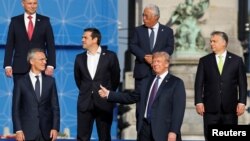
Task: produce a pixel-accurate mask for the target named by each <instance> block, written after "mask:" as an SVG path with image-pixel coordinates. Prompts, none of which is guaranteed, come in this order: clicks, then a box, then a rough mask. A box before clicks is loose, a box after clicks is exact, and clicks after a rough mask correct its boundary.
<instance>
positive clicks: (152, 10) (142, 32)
mask: <svg viewBox="0 0 250 141" xmlns="http://www.w3.org/2000/svg"><path fill="white" fill-rule="evenodd" d="M159 18H160V10H159V7H158V6H156V5H153V4H149V5H147V6H146V7H145V8H144V11H143V22H144V24H143V25H141V26H138V27H136V28H135V30H134V35H133V36H132V38H131V40H130V44H129V50H130V52H131V53H132V54H133V55H134V56H135V57H136V60H135V66H134V78H135V89H137V87H140V85H141V83H140V82H141V81H142V80H143V79H144V78H146V77H148V76H152V75H153V74H152V68H151V63H152V53H154V52H157V51H165V52H167V53H168V54H169V55H171V54H172V53H173V51H174V35H173V30H172V29H171V28H169V27H167V26H165V25H162V24H160V23H159V22H158V20H159ZM152 31H153V33H154V36H153V39H152V43H151V41H150V35H152V34H151V33H152Z"/></svg>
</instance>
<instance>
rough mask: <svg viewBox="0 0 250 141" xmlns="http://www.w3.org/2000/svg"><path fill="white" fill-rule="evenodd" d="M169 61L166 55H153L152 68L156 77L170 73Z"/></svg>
mask: <svg viewBox="0 0 250 141" xmlns="http://www.w3.org/2000/svg"><path fill="white" fill-rule="evenodd" d="M168 67H169V59H168V56H167V55H166V54H165V53H155V54H153V62H152V68H153V70H154V72H155V73H156V75H161V74H163V73H164V72H166V71H168Z"/></svg>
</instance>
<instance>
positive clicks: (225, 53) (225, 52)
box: [216, 50, 227, 58]
mask: <svg viewBox="0 0 250 141" xmlns="http://www.w3.org/2000/svg"><path fill="white" fill-rule="evenodd" d="M226 55H227V51H226V50H225V51H224V52H223V53H222V54H216V57H218V56H222V58H225V57H226Z"/></svg>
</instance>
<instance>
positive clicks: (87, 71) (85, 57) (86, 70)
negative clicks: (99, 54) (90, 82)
mask: <svg viewBox="0 0 250 141" xmlns="http://www.w3.org/2000/svg"><path fill="white" fill-rule="evenodd" d="M87 59H88V57H87V51H85V52H84V53H83V55H82V60H81V62H82V63H83V69H84V70H85V72H86V73H87V74H88V77H89V79H92V78H91V75H90V73H89V69H88V65H87V62H88V60H87Z"/></svg>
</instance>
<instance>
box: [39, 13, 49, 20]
mask: <svg viewBox="0 0 250 141" xmlns="http://www.w3.org/2000/svg"><path fill="white" fill-rule="evenodd" d="M36 16H37V18H40V19H47V20H48V19H49V17H47V16H44V15H41V14H36Z"/></svg>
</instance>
